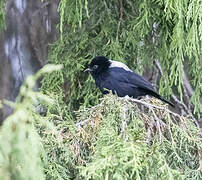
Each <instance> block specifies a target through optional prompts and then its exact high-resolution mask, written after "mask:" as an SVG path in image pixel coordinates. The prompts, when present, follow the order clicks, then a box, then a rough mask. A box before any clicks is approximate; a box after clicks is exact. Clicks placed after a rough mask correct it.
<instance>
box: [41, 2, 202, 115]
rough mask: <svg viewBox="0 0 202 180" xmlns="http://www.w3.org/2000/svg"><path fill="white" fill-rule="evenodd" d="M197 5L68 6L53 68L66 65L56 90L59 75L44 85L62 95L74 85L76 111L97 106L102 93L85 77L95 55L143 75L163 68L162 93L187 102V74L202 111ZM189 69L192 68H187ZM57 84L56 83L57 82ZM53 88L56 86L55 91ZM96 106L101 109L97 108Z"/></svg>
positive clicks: (197, 107) (196, 105)
mask: <svg viewBox="0 0 202 180" xmlns="http://www.w3.org/2000/svg"><path fill="white" fill-rule="evenodd" d="M201 6H202V4H201V3H200V1H199V0H193V1H187V0H183V1H171V0H167V1H163V0H158V1H147V0H146V1H139V0H136V1H134V0H127V1H122V0H120V1H114V0H112V1H96V2H95V1H90V0H85V1H81V0H77V1H75V0H69V1H66V0H62V1H61V3H60V7H59V12H60V15H61V21H60V31H61V39H60V41H58V42H57V43H56V44H55V45H53V46H52V47H51V50H50V62H51V63H62V64H64V67H65V68H64V70H63V72H62V73H60V74H58V76H57V77H58V79H60V80H61V84H60V85H59V86H58V83H56V84H55V86H57V87H54V86H53V85H52V81H54V80H53V79H55V80H56V77H55V74H53V75H52V76H51V77H50V76H48V77H47V79H45V80H44V83H45V85H44V86H43V88H42V89H43V90H45V91H48V88H51V89H53V88H54V89H57V93H58V92H60V91H61V88H60V86H61V85H62V84H63V83H64V81H65V79H66V80H67V81H70V90H69V91H68V97H71V99H68V98H67V99H68V100H67V101H68V103H69V102H70V103H69V104H70V106H71V107H72V105H73V107H74V108H73V109H75V108H78V107H79V106H80V105H81V104H84V105H89V104H91V105H93V104H97V94H98V92H97V90H96V89H95V87H94V84H93V83H92V79H91V78H90V77H87V76H86V75H85V74H84V73H83V69H84V67H85V65H86V63H87V62H89V61H90V59H91V58H92V57H94V56H95V55H106V56H108V57H109V58H111V59H115V60H119V61H123V62H124V63H126V64H127V65H129V66H130V67H131V68H132V69H134V70H136V71H138V72H140V73H142V72H143V69H144V68H145V67H146V66H147V65H148V64H149V65H151V64H152V63H153V61H154V60H158V61H159V62H160V64H161V66H162V71H163V76H162V77H161V78H160V83H159V91H160V93H161V94H164V95H165V94H166V95H168V96H170V95H171V94H172V93H177V94H179V95H180V97H181V100H183V89H182V88H183V78H184V71H187V72H188V74H189V77H190V78H191V85H192V86H193V87H194V90H195V91H194V94H193V96H192V99H191V101H192V103H193V104H194V112H195V113H196V114H198V115H199V114H200V110H201V109H202V107H201V103H200V98H201V94H202V88H201V73H202V64H201V62H202V60H201V57H202V55H201V52H202V51H201V50H202V44H201V37H202V35H201V32H202V29H201V24H202V22H201V21H202V18H201V14H202V13H201V8H202V7H201ZM186 67H187V68H186ZM54 82H55V81H54ZM50 84H51V85H50ZM94 102H95V103H94Z"/></svg>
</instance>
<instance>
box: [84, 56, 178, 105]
mask: <svg viewBox="0 0 202 180" xmlns="http://www.w3.org/2000/svg"><path fill="white" fill-rule="evenodd" d="M88 67H89V68H87V69H86V70H85V72H90V74H91V75H92V76H93V78H94V80H95V84H96V86H97V87H98V88H99V89H100V90H101V92H102V93H103V94H107V93H109V90H111V91H112V93H113V94H117V95H118V96H119V97H124V96H127V95H128V96H129V97H133V98H137V97H139V96H145V95H150V96H153V97H156V98H158V99H160V100H161V101H164V102H166V103H168V104H169V105H171V106H174V105H173V104H172V103H171V102H169V101H168V100H167V99H165V98H163V97H162V96H160V95H159V94H158V93H157V92H155V90H154V88H153V86H152V85H151V83H150V82H149V81H147V80H145V79H144V78H143V77H141V76H140V75H138V74H137V73H135V72H133V71H132V70H131V69H129V68H128V66H126V65H125V64H123V63H121V62H118V61H112V60H110V59H108V58H106V57H105V56H96V57H95V58H93V59H92V61H91V63H90V64H89V66H88Z"/></svg>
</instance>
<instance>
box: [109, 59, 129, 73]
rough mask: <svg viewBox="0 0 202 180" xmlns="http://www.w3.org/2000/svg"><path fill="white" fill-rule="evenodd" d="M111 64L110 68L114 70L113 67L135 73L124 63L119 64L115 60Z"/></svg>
mask: <svg viewBox="0 0 202 180" xmlns="http://www.w3.org/2000/svg"><path fill="white" fill-rule="evenodd" d="M109 61H110V62H111V65H110V66H109V68H113V67H120V68H123V69H125V70H126V71H130V72H133V71H132V70H131V69H130V68H129V67H128V66H126V65H125V64H124V63H122V62H119V61H113V60H109Z"/></svg>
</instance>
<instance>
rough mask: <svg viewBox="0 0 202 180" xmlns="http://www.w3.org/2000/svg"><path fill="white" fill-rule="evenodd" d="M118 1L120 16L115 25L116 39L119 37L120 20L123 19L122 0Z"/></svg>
mask: <svg viewBox="0 0 202 180" xmlns="http://www.w3.org/2000/svg"><path fill="white" fill-rule="evenodd" d="M119 3H120V18H119V22H118V26H117V32H116V40H118V38H119V31H120V26H121V22H122V20H123V2H122V0H119Z"/></svg>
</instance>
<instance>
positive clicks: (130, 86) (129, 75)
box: [100, 67, 154, 98]
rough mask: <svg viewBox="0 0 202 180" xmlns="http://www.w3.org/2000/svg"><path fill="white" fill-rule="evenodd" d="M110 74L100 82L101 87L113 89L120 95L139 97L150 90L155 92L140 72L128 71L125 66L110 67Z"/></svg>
mask: <svg viewBox="0 0 202 180" xmlns="http://www.w3.org/2000/svg"><path fill="white" fill-rule="evenodd" d="M108 73H109V74H108V76H107V77H106V78H105V80H104V81H102V83H101V84H100V89H101V91H102V92H103V89H104V88H106V89H109V90H112V91H113V93H117V94H118V96H120V97H123V96H126V95H128V96H131V97H135V98H136V97H138V96H142V95H146V94H148V91H152V92H154V89H153V87H152V85H151V83H150V82H148V81H147V80H145V79H144V78H142V77H141V76H139V75H138V74H136V73H134V72H130V71H126V70H124V69H123V68H117V67H115V68H109V71H108Z"/></svg>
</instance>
